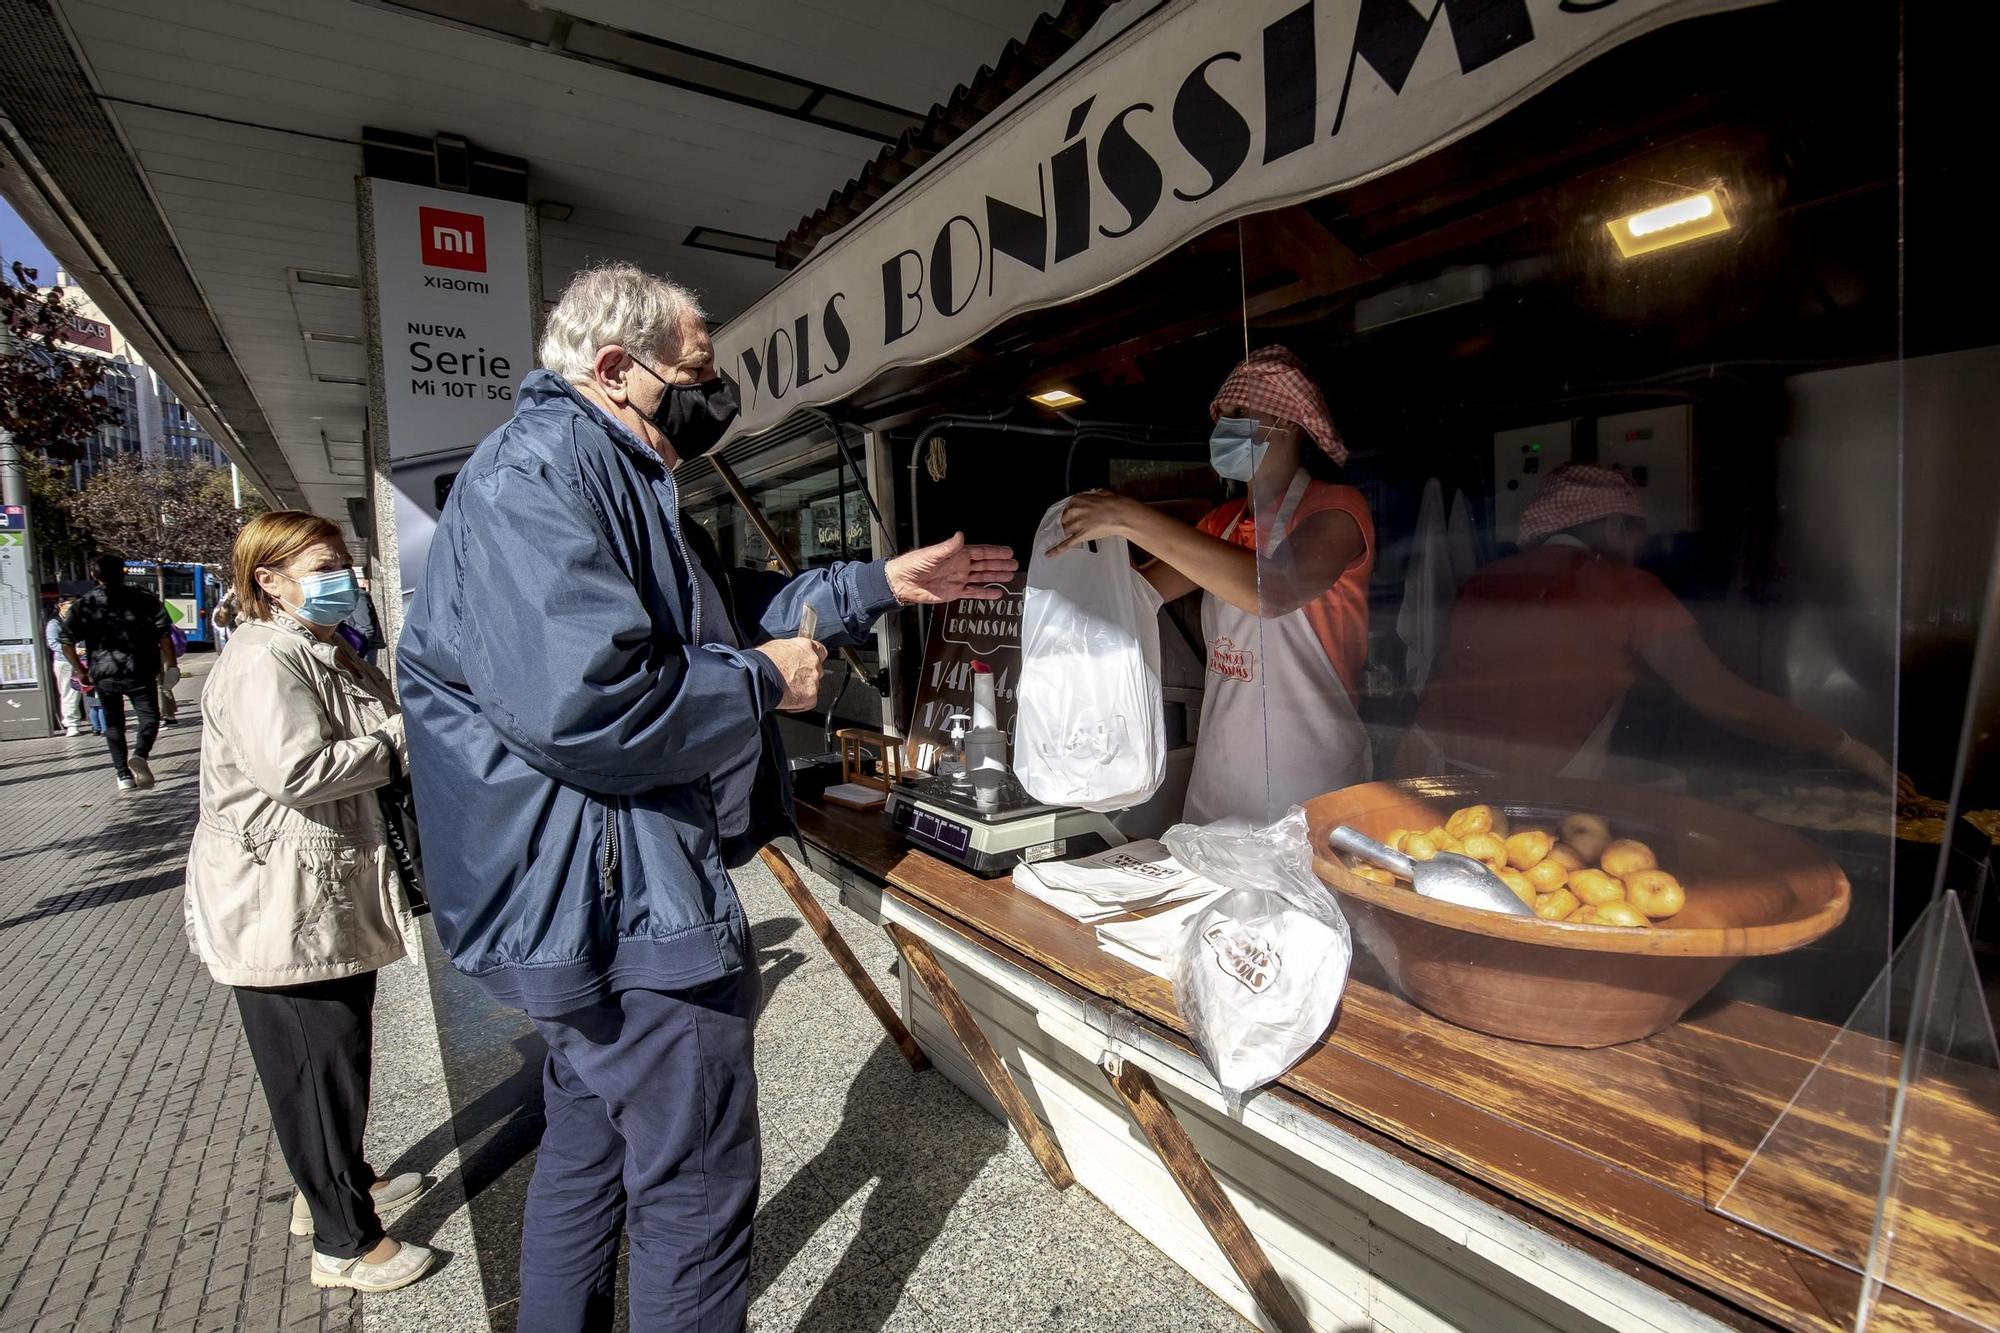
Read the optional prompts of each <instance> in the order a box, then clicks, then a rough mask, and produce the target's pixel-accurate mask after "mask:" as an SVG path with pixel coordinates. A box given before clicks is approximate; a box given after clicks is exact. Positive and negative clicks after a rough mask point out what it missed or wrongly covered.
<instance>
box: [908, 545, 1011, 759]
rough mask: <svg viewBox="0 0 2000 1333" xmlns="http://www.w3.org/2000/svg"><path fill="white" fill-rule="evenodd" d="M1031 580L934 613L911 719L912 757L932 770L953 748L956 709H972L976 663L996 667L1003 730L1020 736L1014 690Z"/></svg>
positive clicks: (994, 688) (995, 685) (949, 603)
mask: <svg viewBox="0 0 2000 1333" xmlns="http://www.w3.org/2000/svg"><path fill="white" fill-rule="evenodd" d="M1025 595H1026V583H1025V581H1024V580H1017V581H1016V583H1014V584H1009V585H1008V587H1007V594H1006V596H1004V597H1001V598H1000V599H998V600H997V601H991V602H976V601H957V602H947V603H945V604H944V605H943V606H941V607H939V608H938V610H937V613H936V614H934V615H933V616H932V617H931V630H930V637H929V639H928V640H926V641H925V643H924V667H923V671H922V673H921V675H920V676H919V677H918V681H917V704H916V710H915V713H914V715H913V716H912V717H911V719H910V729H909V740H908V756H907V757H908V760H909V763H910V765H911V766H912V767H914V768H920V769H923V770H925V771H930V769H931V767H932V764H933V763H934V761H935V760H936V759H937V755H938V752H939V751H940V750H942V749H946V748H949V746H950V745H951V737H950V736H949V735H948V734H947V733H948V732H949V731H950V729H951V715H952V714H953V713H970V712H971V711H972V664H973V663H974V662H984V663H986V665H987V666H989V667H991V668H993V690H994V696H995V702H996V703H997V704H998V706H999V714H1000V716H999V718H998V722H999V725H1000V729H1001V730H1002V731H1004V732H1006V733H1007V734H1008V735H1009V736H1012V735H1013V734H1014V693H1015V689H1016V687H1017V686H1018V685H1019V683H1020V679H1021V602H1022V599H1023V598H1024V597H1025Z"/></svg>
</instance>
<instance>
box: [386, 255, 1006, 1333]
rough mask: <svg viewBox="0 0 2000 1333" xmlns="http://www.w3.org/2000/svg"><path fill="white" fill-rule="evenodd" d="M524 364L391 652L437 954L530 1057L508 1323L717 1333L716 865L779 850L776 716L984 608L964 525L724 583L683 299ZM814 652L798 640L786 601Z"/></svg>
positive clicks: (744, 983)
mask: <svg viewBox="0 0 2000 1333" xmlns="http://www.w3.org/2000/svg"><path fill="white" fill-rule="evenodd" d="M541 360H542V365H543V367H544V369H543V370H540V371H537V372H535V373H534V374H531V375H529V376H528V377H527V379H526V380H524V381H523V382H522V384H521V390H520V398H519V402H518V403H517V405H516V408H515V412H514V415H513V417H512V419H511V420H509V421H508V422H507V423H506V424H505V425H503V426H502V427H500V429H498V430H496V431H495V432H494V433H493V434H492V435H490V436H488V437H487V438H486V440H485V441H484V442H482V443H481V444H480V446H479V448H478V449H477V450H476V451H475V452H474V453H473V455H472V458H471V459H470V460H469V461H468V462H467V463H466V465H465V467H464V468H463V469H462V470H461V471H460V472H459V474H458V480H457V481H456V483H455V484H454V485H453V487H452V494H451V501H450V503H449V504H448V505H446V507H445V511H444V516H443V518H442V519H441V520H440V522H439V524H438V528H437V532H436V534H435V536H434V537H433V539H432V542H431V548H430V557H429V563H428V566H427V568H426V570H425V574H424V580H423V585H422V587H421V589H420V590H419V592H418V595H417V598H416V602H415V605H414V606H413V608H412V610H411V614H410V618H409V622H408V624H407V625H406V626H405V628H404V631H403V637H402V641H401V645H400V647H399V649H398V652H397V663H398V666H399V667H400V670H401V688H402V698H403V707H404V717H405V722H406V726H407V728H408V736H409V754H410V772H411V776H412V778H413V779H414V781H415V784H416V794H417V802H418V808H419V809H420V810H421V811H422V812H423V814H422V820H423V828H422V832H423V841H424V862H425V878H426V881H427V885H428V888H429V891H430V896H431V902H432V905H433V907H434V909H435V912H436V920H437V927H438V933H439V936H440V937H441V938H442V939H443V941H444V944H445V947H446V948H447V949H448V950H450V952H451V959H452V963H453V964H454V965H455V966H456V967H458V968H459V969H460V970H461V971H463V972H466V973H468V974H469V975H471V976H473V977H475V978H477V979H478V980H479V981H480V982H481V983H482V984H483V985H484V986H485V988H486V989H487V990H488V991H489V992H490V993H491V994H492V995H493V996H494V997H495V998H497V999H499V1000H501V1001H503V1002H505V1003H507V1004H511V1005H518V1006H519V1007H521V1008H522V1009H525V1010H526V1011H527V1013H528V1015H529V1016H530V1017H531V1018H532V1019H533V1020H534V1022H535V1025H536V1026H537V1028H539V1029H540V1031H541V1033H542V1035H543V1037H544V1038H546V1040H547V1042H548V1049H549V1056H548V1063H547V1065H546V1067H545V1069H544V1071H543V1090H544V1091H543V1096H544V1103H545V1108H546V1112H547V1127H546V1128H545V1129H544V1131H543V1134H542V1143H541V1149H540V1154H539V1156H538V1158H537V1160H536V1163H535V1173H534V1179H533V1182H532V1183H531V1184H530V1186H529V1190H528V1203H527V1216H526V1218H525V1221H524V1224H523V1234H522V1240H521V1306H520V1315H519V1323H520V1326H521V1327H522V1328H524V1329H529V1328H532V1329H535V1330H536V1331H537V1333H548V1331H549V1330H562V1329H583V1328H586V1327H600V1326H604V1325H607V1324H608V1323H609V1320H610V1304H611V1301H612V1287H613V1277H614V1272H615V1267H616V1259H617V1253H618V1236H619V1231H620V1228H621V1225H622V1226H623V1228H624V1229H625V1230H626V1231H627V1232H628V1234H629V1236H630V1240H631V1273H630V1285H631V1308H630V1315H631V1327H632V1328H633V1329H634V1330H635V1333H651V1331H653V1330H668V1329H672V1330H695V1329H702V1330H711V1329H712V1330H734V1329H738V1328H740V1327H741V1326H742V1325H743V1322H744V1314H745V1307H746V1302H747V1296H748V1284H747V1279H748V1274H749V1265H750V1219H751V1216H752V1214H753V1213H754V1211H755V1209H756V1203H757V1174H758V1163H759V1146H758V1135H757V1083H756V1075H755V1072H754V1070H753V1068H752V1064H751V1048H752V1033H751V1029H752V1025H753V1022H754V1019H755V1015H756V1012H757V1000H758V978H757V972H756V968H755V965H754V957H755V955H754V953H753V950H752V948H751V945H750V930H749V925H748V923H747V922H746V921H745V919H744V915H743V909H742V907H741V906H740V905H739V903H738V902H737V898H736V893H735V890H734V888H733V887H732V885H731V883H730V880H729V874H728V867H730V866H735V865H740V864H742V863H743V862H744V861H746V860H748V859H749V858H750V857H751V856H752V855H753V854H754V853H755V852H756V850H757V849H758V848H759V847H760V846H762V845H763V844H764V843H766V842H768V841H770V840H771V839H772V838H773V837H774V836H777V835H779V834H782V833H786V832H789V831H791V828H792V824H791V790H790V785H789V783H788V781H787V777H786V772H785V768H784V764H783V753H782V750H781V748H780V744H779V740H778V733H777V728H776V724H775V719H774V715H775V714H776V713H777V712H778V711H780V710H798V709H805V708H810V707H811V706H812V705H813V703H814V700H815V698H816V697H817V695H818V692H819V682H820V670H821V663H822V662H823V661H824V660H825V658H826V649H827V646H828V645H833V646H839V645H842V644H847V643H851V642H854V641H856V640H859V639H861V638H862V637H863V636H865V635H867V634H868V633H869V632H870V628H871V626H872V625H873V624H874V622H875V620H876V618H877V617H879V616H881V615H882V614H883V613H884V612H886V611H889V610H891V609H893V608H894V607H896V606H899V605H903V604H908V603H915V602H943V601H949V600H951V599H954V598H959V597H997V596H998V595H999V592H998V590H997V589H995V588H993V587H991V586H989V585H992V584H995V583H998V582H999V581H1002V580H1005V579H1007V578H1009V577H1010V576H1011V575H1012V574H1013V572H1014V570H1015V562H1014V559H1013V555H1012V553H1011V552H1010V551H1008V550H1007V549H1006V548H1004V547H994V546H968V545H967V544H966V543H965V541H964V539H963V537H962V536H955V537H953V538H952V540H950V541H948V542H945V543H942V544H940V545H937V546H931V547H926V548H923V549H921V550H917V551H912V552H910V553H908V554H906V555H902V556H899V557H897V558H895V559H893V560H889V561H874V562H870V563H858V562H857V563H845V564H837V565H834V566H833V567H831V568H829V569H820V570H813V571H811V572H809V573H806V574H802V575H800V576H799V577H798V578H795V579H792V580H789V581H785V580H782V579H773V578H770V577H768V576H762V575H757V574H754V573H744V572H741V571H726V570H724V569H723V568H721V566H720V562H719V561H718V560H717V559H716V557H715V553H714V551H713V548H712V547H711V546H710V545H709V544H708V542H707V540H706V538H705V536H704V535H703V533H702V530H701V529H700V527H698V526H697V525H695V524H692V523H687V522H684V521H683V520H682V518H681V515H680V506H679V497H678V495H677V493H676V491H675V487H674V477H673V468H674V466H675V464H677V463H679V462H680V461H682V460H684V459H687V458H692V457H695V456H698V455H699V454H701V453H703V452H705V451H707V450H708V449H710V448H711V447H713V446H714V445H715V443H716V442H717V441H718V440H719V439H720V438H721V436H722V434H723V432H724V430H726V429H727V427H728V425H729V422H730V420H731V419H732V418H733V417H734V416H735V413H736V401H735V396H734V391H733V389H732V387H731V386H730V385H729V383H728V382H727V381H726V380H723V379H722V378H720V377H719V376H718V375H717V374H716V371H715V367H714V359H713V354H712V351H711V349H710V346H709V338H708V330H707V325H706V322H705V319H704V316H703V314H702V311H701V308H700V306H699V305H698V304H697V303H696V301H695V299H694V298H693V297H692V296H691V295H690V294H689V293H688V292H687V291H685V290H683V289H682V288H680V287H678V286H677V285H675V284H674V283H672V282H669V281H667V280H665V279H662V278H658V277H655V276H652V275H650V274H647V273H644V272H642V271H640V270H639V269H637V268H634V267H632V266H630V265H608V266H605V267H601V268H596V269H591V270H586V271H585V272H582V273H579V274H578V275H577V276H576V278H575V279H574V280H573V281H572V282H571V283H570V285H569V288H568V289H567V290H566V291H565V292H564V294H563V297H562V300H561V301H560V302H559V303H558V304H557V306H556V308H555V309H554V311H552V312H551V313H550V315H549V319H548V329H547V333H546V335H545V336H544V338H543V341H542V347H541ZM808 608H811V609H812V610H813V611H814V612H815V613H816V619H817V638H816V639H813V638H805V637H801V636H800V633H799V631H800V627H801V624H802V621H804V620H805V619H806V617H805V616H804V613H805V611H806V610H807V609H808Z"/></svg>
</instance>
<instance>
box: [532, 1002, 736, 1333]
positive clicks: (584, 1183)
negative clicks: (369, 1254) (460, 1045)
mask: <svg viewBox="0 0 2000 1333" xmlns="http://www.w3.org/2000/svg"><path fill="white" fill-rule="evenodd" d="M760 985H761V983H760V979H759V977H758V975H757V972H756V969H755V968H750V967H746V968H744V969H743V971H742V972H741V973H739V974H738V975H736V976H734V977H727V978H724V979H723V980H721V981H718V982H715V983H713V984H711V985H708V986H704V987H701V988H699V989H697V990H692V991H681V992H673V993H668V992H661V991H645V990H629V991H623V992H620V993H619V994H617V995H614V996H612V997H611V998H610V999H608V1000H606V1001H604V1002H602V1003H600V1004H597V1005H593V1006H591V1007H590V1008H586V1009H581V1010H577V1011H576V1012H574V1013H568V1014H564V1015H562V1016H561V1017H560V1018H555V1019H539V1018H538V1019H536V1020H535V1026H536V1027H537V1028H539V1029H540V1030H541V1033H542V1036H543V1038H544V1039H545V1040H546V1041H547V1042H548V1047H549V1056H548V1062H547V1064H546V1065H545V1066H544V1067H543V1071H542V1096H543V1105H544V1108H545V1111H546V1113H547V1116H548V1124H547V1127H546V1128H544V1129H543V1131H542V1143H541V1149H540V1152H539V1153H538V1155H537V1156H536V1158H535V1174H534V1178H533V1180H532V1181H531V1182H530V1183H529V1186H528V1205H527V1217H526V1220H525V1222H524V1223H523V1226H522V1232H521V1307H520V1309H521V1313H520V1321H519V1326H520V1328H521V1330H522V1333H582V1331H583V1330H586V1329H604V1328H609V1327H610V1326H611V1324H612V1317H613V1313H614V1300H615V1298H614V1295H613V1289H614V1285H615V1281H616V1274H617V1265H618V1235H619V1231H620V1228H621V1226H622V1227H623V1229H624V1230H625V1231H626V1232H627V1233H628V1235H629V1237H630V1240H631V1257H630V1263H629V1274H628V1276H629V1281H630V1291H631V1311H630V1315H631V1323H630V1326H631V1330H632V1333H738V1331H739V1330H741V1329H742V1328H743V1326H744V1318H745V1314H746V1312H747V1309H748V1304H749V1280H750V1222H751V1218H752V1217H753V1216H755V1214H756V1211H757V1174H758V1170H759V1167H760V1164H761V1163H760V1147H759V1143H758V1136H757V1073H756V1068H755V1065H754V1064H753V1061H752V1055H753V1048H754V1041H753V1030H754V1028H755V1024H756V1016H757V999H758V992H759V989H760Z"/></svg>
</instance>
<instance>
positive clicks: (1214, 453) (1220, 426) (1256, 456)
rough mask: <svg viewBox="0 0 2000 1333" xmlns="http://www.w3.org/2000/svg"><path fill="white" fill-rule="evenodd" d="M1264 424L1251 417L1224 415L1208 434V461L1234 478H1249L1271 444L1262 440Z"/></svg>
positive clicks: (1219, 471) (1230, 477)
mask: <svg viewBox="0 0 2000 1333" xmlns="http://www.w3.org/2000/svg"><path fill="white" fill-rule="evenodd" d="M1261 429H1262V427H1261V426H1259V425H1258V423H1257V422H1255V421H1252V420H1251V419H1250V418H1248V417H1222V418H1220V419H1219V420H1217V421H1216V423H1215V430H1214V431H1213V432H1211V433H1210V435H1209V437H1208V465H1209V466H1210V467H1212V468H1214V469H1215V470H1216V473H1217V474H1218V475H1220V476H1222V477H1225V478H1227V479H1228V480H1230V481H1249V480H1250V478H1252V477H1254V476H1256V475H1257V467H1258V465H1259V464H1261V463H1262V462H1263V461H1264V455H1265V453H1266V452H1268V451H1269V450H1270V448H1271V442H1270V441H1269V440H1259V439H1258V438H1257V432H1258V431H1259V430H1261Z"/></svg>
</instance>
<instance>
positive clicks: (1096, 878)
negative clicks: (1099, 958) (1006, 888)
mask: <svg viewBox="0 0 2000 1333" xmlns="http://www.w3.org/2000/svg"><path fill="white" fill-rule="evenodd" d="M1014 887H1015V888H1017V889H1019V890H1021V892H1023V893H1026V894H1032V895H1033V896H1034V897H1036V898H1039V899H1041V900H1042V901H1043V902H1045V903H1047V904H1048V905H1049V906H1051V907H1053V908H1055V909H1056V910H1057V911H1058V912H1062V913H1064V914H1066V915H1068V916H1072V917H1075V918H1076V919H1077V920H1078V921H1103V920H1106V919H1108V918H1110V917H1114V916H1123V915H1124V914H1125V913H1127V912H1136V911H1140V910H1143V909H1144V908H1148V907H1157V906H1159V905H1161V904H1163V903H1177V902H1183V901H1185V900H1187V899H1189V898H1203V897H1206V896H1208V895H1209V894H1211V893H1214V892H1215V891H1216V889H1217V887H1218V886H1217V885H1216V884H1214V883H1212V882H1211V881H1209V880H1205V879H1203V878H1202V877H1201V876H1200V875H1197V874H1195V873H1194V871H1192V870H1189V869H1188V868H1187V867H1186V866H1184V865H1182V864H1181V863H1180V862H1178V861H1176V860H1174V856H1173V853H1172V852H1169V851H1168V850H1167V849H1166V847H1165V845H1164V844H1162V843H1160V842H1159V841H1158V840H1156V839H1153V838H1146V839H1143V840H1141V841H1139V842H1128V843H1126V844H1124V845H1123V846H1121V847H1111V848H1107V849H1106V850H1104V851H1101V852H1096V853H1093V854H1092V855H1090V856H1084V857H1079V858H1078V859H1076V860H1074V861H1037V862H1035V863H1034V864H1032V865H1030V864H1028V863H1026V862H1023V863H1022V864H1020V865H1018V866H1015V867H1014Z"/></svg>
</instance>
